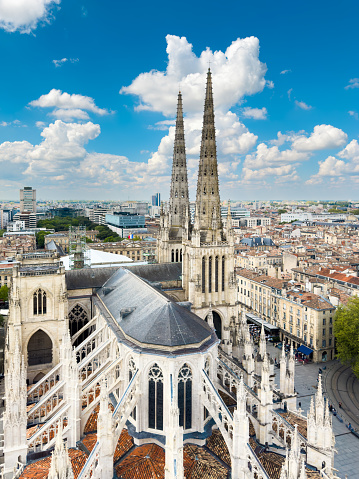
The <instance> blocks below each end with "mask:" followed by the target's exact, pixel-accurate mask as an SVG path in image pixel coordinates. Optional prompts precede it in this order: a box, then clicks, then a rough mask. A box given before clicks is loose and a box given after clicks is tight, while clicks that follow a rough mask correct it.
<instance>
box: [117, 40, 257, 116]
mask: <svg viewBox="0 0 359 479" xmlns="http://www.w3.org/2000/svg"><path fill="white" fill-rule="evenodd" d="M166 41H167V54H168V63H167V69H166V71H158V70H151V71H150V72H146V73H141V74H140V75H139V76H138V77H137V78H135V80H133V82H132V83H131V85H129V86H126V87H122V88H121V90H120V93H126V94H131V95H135V96H136V97H138V98H139V105H138V106H137V110H150V111H157V112H161V113H163V114H164V115H165V116H173V115H174V114H175V111H176V98H177V93H178V86H179V85H180V86H181V91H182V94H183V102H184V109H185V111H186V112H192V113H193V112H199V111H202V109H203V94H204V85H205V82H206V75H207V70H208V64H209V62H211V63H210V65H211V71H212V74H213V90H214V101H215V108H216V110H217V111H218V110H222V111H226V110H228V109H229V108H230V107H231V106H233V105H235V104H237V103H238V102H239V101H240V100H241V99H242V98H243V97H244V96H245V95H254V94H255V93H258V92H260V91H262V90H263V89H264V87H265V86H266V80H265V78H264V75H265V73H266V71H267V67H266V65H265V64H264V63H261V62H260V61H259V58H258V57H259V40H258V38H255V37H248V38H244V39H240V38H238V39H237V40H235V41H234V42H232V44H231V45H230V46H229V47H228V48H227V49H226V51H225V52H222V51H215V52H212V51H211V50H210V49H209V48H207V49H206V50H204V51H203V52H202V53H201V55H200V56H199V57H197V56H196V55H195V54H194V53H193V50H192V45H191V44H190V43H189V42H188V41H187V39H186V38H185V37H178V36H175V35H167V36H166ZM229 79H230V81H229Z"/></svg>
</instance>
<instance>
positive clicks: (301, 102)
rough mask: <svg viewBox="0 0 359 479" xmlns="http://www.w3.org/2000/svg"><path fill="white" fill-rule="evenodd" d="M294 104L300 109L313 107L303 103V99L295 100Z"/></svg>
mask: <svg viewBox="0 0 359 479" xmlns="http://www.w3.org/2000/svg"><path fill="white" fill-rule="evenodd" d="M295 104H296V105H297V106H298V107H299V108H301V109H302V110H311V109H312V108H313V107H312V106H310V105H307V104H306V103H304V101H298V100H295Z"/></svg>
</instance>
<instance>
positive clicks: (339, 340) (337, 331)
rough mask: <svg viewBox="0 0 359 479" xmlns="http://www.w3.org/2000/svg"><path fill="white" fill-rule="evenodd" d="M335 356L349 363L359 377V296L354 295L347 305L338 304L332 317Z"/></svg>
mask: <svg viewBox="0 0 359 479" xmlns="http://www.w3.org/2000/svg"><path fill="white" fill-rule="evenodd" d="M334 335H335V338H336V347H337V352H338V354H337V357H338V359H339V360H340V361H341V362H342V363H345V364H349V365H350V366H351V367H352V369H353V372H354V374H355V375H356V376H357V377H359V298H358V297H357V296H354V297H353V298H352V299H350V300H349V301H348V304H347V306H339V307H338V309H337V311H336V313H335V317H334Z"/></svg>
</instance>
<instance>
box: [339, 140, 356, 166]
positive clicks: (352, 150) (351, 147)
mask: <svg viewBox="0 0 359 479" xmlns="http://www.w3.org/2000/svg"><path fill="white" fill-rule="evenodd" d="M338 156H340V157H341V158H346V159H348V160H353V161H359V144H358V140H352V141H351V142H350V143H348V145H347V146H346V147H345V148H344V150H342V151H340V152H339V153H338Z"/></svg>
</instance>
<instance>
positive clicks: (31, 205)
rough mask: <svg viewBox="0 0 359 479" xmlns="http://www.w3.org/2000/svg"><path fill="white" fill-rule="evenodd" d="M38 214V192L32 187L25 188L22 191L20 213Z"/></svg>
mask: <svg viewBox="0 0 359 479" xmlns="http://www.w3.org/2000/svg"><path fill="white" fill-rule="evenodd" d="M24 212H26V213H36V190H33V189H32V186H24V188H23V189H21V190H20V213H24Z"/></svg>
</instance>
